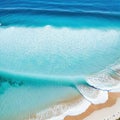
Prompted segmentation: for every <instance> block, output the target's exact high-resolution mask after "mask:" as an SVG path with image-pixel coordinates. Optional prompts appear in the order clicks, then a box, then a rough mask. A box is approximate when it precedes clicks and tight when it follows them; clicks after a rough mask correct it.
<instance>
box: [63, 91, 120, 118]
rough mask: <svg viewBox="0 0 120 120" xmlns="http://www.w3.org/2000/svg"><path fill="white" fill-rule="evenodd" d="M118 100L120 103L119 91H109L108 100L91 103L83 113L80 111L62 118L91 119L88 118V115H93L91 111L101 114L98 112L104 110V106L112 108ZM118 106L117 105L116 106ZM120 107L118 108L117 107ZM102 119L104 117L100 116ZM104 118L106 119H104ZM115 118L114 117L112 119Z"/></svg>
mask: <svg viewBox="0 0 120 120" xmlns="http://www.w3.org/2000/svg"><path fill="white" fill-rule="evenodd" d="M117 100H118V101H119V103H120V92H115V93H113V92H110V93H109V98H108V100H107V101H106V102H105V103H103V104H98V105H93V104H91V105H90V106H89V108H88V109H87V110H86V111H85V112H84V113H82V114H79V115H76V116H66V117H65V118H64V120H84V119H86V120H91V119H89V117H90V116H93V115H92V114H93V113H96V112H97V114H101V113H100V112H102V111H103V110H105V109H106V108H108V109H110V108H111V109H112V107H114V106H115V104H117V102H118V101H117ZM118 107H119V106H118ZM119 109H120V108H119ZM99 110H101V111H99ZM110 116H114V115H110ZM94 117H95V115H94ZM96 117H97V115H96ZM119 117H120V116H119ZM102 119H104V118H101V120H102ZM105 120H107V119H105ZM110 120H112V119H110ZM114 120H115V119H114Z"/></svg>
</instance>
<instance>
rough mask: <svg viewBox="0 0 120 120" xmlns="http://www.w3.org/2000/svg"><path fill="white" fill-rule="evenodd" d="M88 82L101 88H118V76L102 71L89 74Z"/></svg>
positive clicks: (119, 81) (119, 82)
mask: <svg viewBox="0 0 120 120" xmlns="http://www.w3.org/2000/svg"><path fill="white" fill-rule="evenodd" d="M87 82H88V84H90V85H91V86H94V87H95V88H98V89H101V90H113V89H118V88H120V76H117V75H112V74H110V73H107V72H106V71H103V72H101V73H98V74H95V75H92V76H89V77H88V78H87Z"/></svg>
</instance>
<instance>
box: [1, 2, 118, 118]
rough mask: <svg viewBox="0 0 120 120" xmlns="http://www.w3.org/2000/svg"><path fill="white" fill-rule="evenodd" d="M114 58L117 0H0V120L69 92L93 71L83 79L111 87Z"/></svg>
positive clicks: (25, 112) (24, 113)
mask: <svg viewBox="0 0 120 120" xmlns="http://www.w3.org/2000/svg"><path fill="white" fill-rule="evenodd" d="M119 58H120V2H119V1H118V0H111V1H109V0H92V1H90V0H84V1H82V0H74V1H73V0H70V1H67V0H66V1H61V0H52V1H49V0H44V1H43V0H34V1H32V0H12V1H8V0H4V1H2V0H0V120H10V119H12V120H23V119H26V118H28V117H29V115H31V114H32V115H33V114H35V113H37V112H40V111H43V110H45V109H47V108H49V107H52V106H54V105H55V104H58V103H61V102H62V101H66V100H68V99H72V98H75V97H77V96H79V94H80V93H79V92H78V91H77V89H76V88H75V85H80V84H84V85H88V84H87V82H88V81H89V80H88V79H87V77H88V76H91V75H93V74H94V75H96V73H97V74H98V75H97V76H93V77H92V81H89V82H88V83H90V84H91V85H93V86H94V87H97V88H99V89H104V90H106V89H112V85H113V86H114V87H115V84H113V83H114V82H113V83H111V84H108V82H109V81H108V79H109V77H111V73H112V72H113V71H114V70H113V71H112V72H111V69H112V68H111V66H114V63H116V61H118V60H119ZM117 64H119V62H117ZM105 69H107V70H105ZM102 70H103V75H102V77H101V76H100V75H99V72H100V71H102ZM104 70H105V71H104ZM107 71H110V72H108V73H107ZM114 72H116V71H114ZM104 74H105V75H104ZM115 75H116V74H115ZM99 76H100V77H99ZM106 76H107V77H106ZM115 77H116V76H115ZM117 77H119V75H118V74H117ZM100 78H101V81H103V83H104V84H103V85H100V86H99V83H101V82H100V81H99V79H100ZM94 79H97V80H98V81H97V82H96V81H95V80H94ZM114 79H115V78H114ZM114 79H113V81H114ZM117 82H118V81H117ZM83 96H84V95H83ZM80 97H81V95H80ZM85 97H86V96H85ZM86 98H87V97H86Z"/></svg>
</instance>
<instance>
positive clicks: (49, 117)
mask: <svg viewBox="0 0 120 120" xmlns="http://www.w3.org/2000/svg"><path fill="white" fill-rule="evenodd" d="M90 104H91V103H90V102H88V101H87V100H85V99H82V100H81V99H79V100H77V101H74V102H72V103H65V104H59V105H56V106H54V107H51V108H48V109H46V110H44V111H42V112H39V113H37V114H36V118H30V119H29V120H63V119H64V117H65V116H67V115H78V114H81V113H83V112H84V111H86V109H87V108H88V107H89V106H90Z"/></svg>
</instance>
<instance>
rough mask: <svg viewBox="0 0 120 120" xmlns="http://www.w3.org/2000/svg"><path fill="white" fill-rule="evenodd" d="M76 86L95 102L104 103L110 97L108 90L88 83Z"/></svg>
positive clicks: (88, 98) (89, 99)
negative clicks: (96, 87) (99, 88)
mask: <svg viewBox="0 0 120 120" xmlns="http://www.w3.org/2000/svg"><path fill="white" fill-rule="evenodd" d="M76 87H77V89H78V90H79V91H80V93H81V94H82V95H83V96H84V97H85V98H86V99H87V100H88V101H90V102H91V103H93V104H100V103H104V102H106V101H107V99H108V93H107V91H102V90H98V89H95V88H93V87H91V86H88V85H77V86H76Z"/></svg>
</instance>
